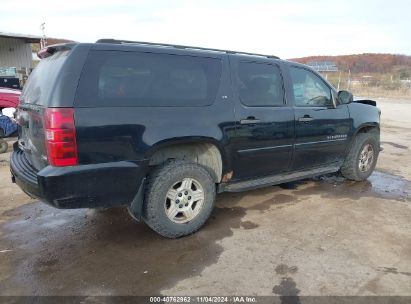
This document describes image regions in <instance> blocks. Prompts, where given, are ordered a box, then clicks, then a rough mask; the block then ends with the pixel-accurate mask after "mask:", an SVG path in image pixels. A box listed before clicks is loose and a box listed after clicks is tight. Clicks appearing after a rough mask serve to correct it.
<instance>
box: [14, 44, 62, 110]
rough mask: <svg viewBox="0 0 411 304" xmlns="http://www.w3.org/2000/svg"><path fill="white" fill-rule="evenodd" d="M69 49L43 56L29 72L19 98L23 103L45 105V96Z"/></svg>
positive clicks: (48, 92)
mask: <svg viewBox="0 0 411 304" xmlns="http://www.w3.org/2000/svg"><path fill="white" fill-rule="evenodd" d="M68 53H69V51H64V52H57V53H56V54H54V55H53V56H51V57H47V58H44V59H42V60H41V61H40V63H39V64H38V65H37V67H36V68H35V69H34V70H33V72H32V73H31V74H30V76H29V78H28V80H27V83H26V85H25V86H24V88H23V92H22V96H21V99H22V100H23V102H25V103H31V104H38V105H43V106H44V105H47V101H48V100H47V98H48V96H49V95H50V92H51V89H52V87H53V85H54V83H55V80H56V78H57V75H58V73H59V72H60V70H61V67H62V66H63V63H64V61H65V60H66V59H67V55H68Z"/></svg>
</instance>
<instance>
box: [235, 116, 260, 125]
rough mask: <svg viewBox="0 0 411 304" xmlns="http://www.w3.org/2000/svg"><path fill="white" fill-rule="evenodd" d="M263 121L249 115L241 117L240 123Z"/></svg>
mask: <svg viewBox="0 0 411 304" xmlns="http://www.w3.org/2000/svg"><path fill="white" fill-rule="evenodd" d="M259 122H261V120H259V119H257V118H255V117H254V116H248V117H247V118H246V119H241V120H240V124H242V125H247V124H256V123H259Z"/></svg>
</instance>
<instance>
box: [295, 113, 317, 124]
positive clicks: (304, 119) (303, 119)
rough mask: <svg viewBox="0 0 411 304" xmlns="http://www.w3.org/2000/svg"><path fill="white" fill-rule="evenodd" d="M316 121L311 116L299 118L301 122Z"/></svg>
mask: <svg viewBox="0 0 411 304" xmlns="http://www.w3.org/2000/svg"><path fill="white" fill-rule="evenodd" d="M312 120H314V118H312V117H311V116H310V115H308V114H306V115H304V116H303V117H300V118H298V121H299V122H309V121H312Z"/></svg>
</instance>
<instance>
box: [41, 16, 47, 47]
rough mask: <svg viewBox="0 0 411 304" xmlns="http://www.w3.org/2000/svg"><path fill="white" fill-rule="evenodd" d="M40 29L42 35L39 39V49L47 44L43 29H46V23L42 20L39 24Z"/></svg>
mask: <svg viewBox="0 0 411 304" xmlns="http://www.w3.org/2000/svg"><path fill="white" fill-rule="evenodd" d="M40 29H41V32H42V33H43V37H42V38H41V39H40V49H44V48H45V47H46V46H47V41H46V34H45V32H44V31H45V29H46V23H45V22H43V23H42V24H40Z"/></svg>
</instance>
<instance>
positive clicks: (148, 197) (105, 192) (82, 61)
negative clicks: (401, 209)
mask: <svg viewBox="0 0 411 304" xmlns="http://www.w3.org/2000/svg"><path fill="white" fill-rule="evenodd" d="M41 56H42V57H43V59H42V60H41V62H40V64H39V65H38V66H37V67H36V68H35V70H34V72H33V73H32V74H31V75H30V77H29V80H28V82H27V84H26V86H25V88H24V90H23V94H22V96H21V102H20V106H19V109H18V116H17V120H18V122H19V125H20V130H19V140H18V142H16V143H15V144H14V152H13V154H12V157H11V173H12V180H13V182H16V183H17V184H18V185H19V186H20V187H21V188H22V189H23V190H24V191H25V192H26V193H28V194H29V195H31V196H34V197H37V198H39V199H41V200H42V201H44V202H46V203H48V204H51V205H53V206H55V207H58V208H85V207H87V208H100V207H113V206H127V207H128V210H129V212H130V214H131V215H132V216H133V217H134V218H136V219H138V220H140V219H143V220H144V221H145V222H146V223H147V224H148V225H149V226H150V227H151V228H152V229H154V230H155V231H156V232H158V233H160V234H161V235H163V236H165V237H170V238H175V237H180V236H183V235H187V234H190V233H193V232H195V231H196V230H198V229H199V228H200V227H201V226H202V225H203V224H204V223H205V221H206V220H207V218H208V217H209V216H210V213H211V211H212V209H213V205H214V200H215V195H216V193H218V192H223V191H243V190H248V189H254V188H257V187H263V186H267V185H274V184H279V183H284V182H288V181H293V180H297V179H302V178H307V177H313V176H316V175H320V174H326V173H331V172H336V171H339V170H340V171H341V172H342V174H343V175H344V176H345V177H347V178H349V179H352V180H357V181H360V180H364V179H366V178H367V177H368V176H369V175H370V174H371V172H372V171H373V169H374V167H375V164H376V161H377V157H378V153H379V151H380V145H379V133H380V112H379V109H378V108H377V107H376V104H375V102H373V101H370V100H362V101H356V102H353V96H352V94H351V93H349V92H347V91H340V92H338V93H337V92H336V90H335V89H334V88H333V87H332V86H331V85H330V84H329V83H328V82H327V81H326V80H324V79H323V78H322V77H321V76H320V75H319V74H317V73H316V72H314V71H312V70H310V69H309V68H308V67H306V66H304V65H301V64H297V63H294V62H288V61H284V60H280V59H279V58H277V57H275V56H265V55H259V54H250V53H241V52H232V51H224V50H216V49H204V48H197V47H185V46H176V45H166V44H153V43H145V42H130V41H117V40H109V39H104V40H99V41H97V43H92V44H91V43H90V44H84V43H76V44H74V43H71V44H63V45H56V46H50V47H48V48H47V49H45V50H43V51H42V52H41Z"/></svg>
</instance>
